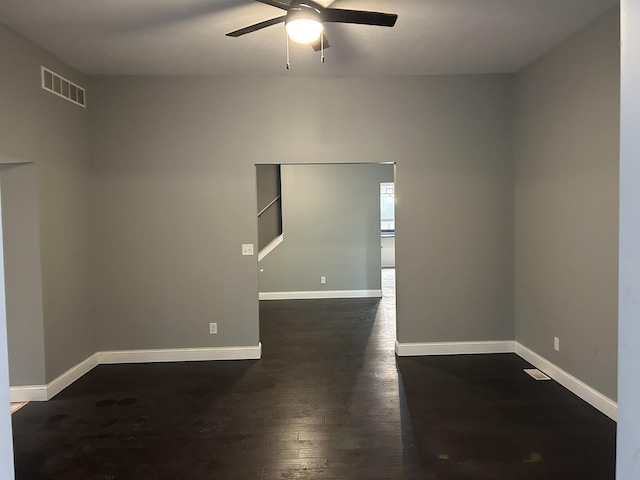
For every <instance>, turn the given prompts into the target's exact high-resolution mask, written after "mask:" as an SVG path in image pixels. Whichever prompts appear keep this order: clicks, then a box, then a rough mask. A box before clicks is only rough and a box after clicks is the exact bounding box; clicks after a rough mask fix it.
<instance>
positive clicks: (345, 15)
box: [322, 8, 398, 27]
mask: <svg viewBox="0 0 640 480" xmlns="http://www.w3.org/2000/svg"><path fill="white" fill-rule="evenodd" d="M397 19H398V15H396V14H394V13H380V12H367V11H364V10H343V9H340V8H325V9H324V10H323V12H322V21H323V22H335V23H359V24H361V25H377V26H380V27H393V26H394V25H395V24H396V20H397Z"/></svg>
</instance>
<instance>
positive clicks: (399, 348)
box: [396, 340, 514, 357]
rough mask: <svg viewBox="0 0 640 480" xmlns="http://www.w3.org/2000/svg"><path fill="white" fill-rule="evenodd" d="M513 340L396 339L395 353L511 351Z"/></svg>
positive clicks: (401, 354) (445, 353)
mask: <svg viewBox="0 0 640 480" xmlns="http://www.w3.org/2000/svg"><path fill="white" fill-rule="evenodd" d="M513 350H514V342H513V340H496V341H488V342H424V343H400V342H398V341H396V355H398V356H399V357H412V356H419V355H469V354H474V353H513Z"/></svg>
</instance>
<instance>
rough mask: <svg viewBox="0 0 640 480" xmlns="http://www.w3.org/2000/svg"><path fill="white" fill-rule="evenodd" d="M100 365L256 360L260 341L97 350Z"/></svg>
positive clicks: (260, 352)
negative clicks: (197, 346) (244, 343)
mask: <svg viewBox="0 0 640 480" xmlns="http://www.w3.org/2000/svg"><path fill="white" fill-rule="evenodd" d="M98 356H99V363H100V365H110V364H117V363H155V362H194V361H206V360H258V359H260V357H261V356H262V343H258V345H257V346H247V347H203V348H168V349H148V350H112V351H103V352H98Z"/></svg>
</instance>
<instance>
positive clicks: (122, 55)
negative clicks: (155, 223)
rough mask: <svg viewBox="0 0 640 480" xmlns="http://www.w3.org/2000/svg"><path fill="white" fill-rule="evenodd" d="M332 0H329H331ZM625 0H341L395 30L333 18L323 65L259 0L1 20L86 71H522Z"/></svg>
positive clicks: (39, 4)
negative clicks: (290, 39)
mask: <svg viewBox="0 0 640 480" xmlns="http://www.w3.org/2000/svg"><path fill="white" fill-rule="evenodd" d="M321 3H323V4H324V5H328V4H329V3H330V0H325V1H324V2H321ZM618 3H619V0H337V1H335V2H334V3H333V4H332V5H331V6H332V7H335V8H351V9H359V10H360V9H361V10H375V11H380V12H385V13H397V14H398V21H397V23H396V26H395V27H394V28H385V27H372V26H364V25H346V24H327V25H326V32H327V37H328V39H329V41H330V42H331V48H329V49H327V50H326V52H325V57H326V63H325V64H324V65H321V64H320V57H319V54H318V53H315V52H313V50H312V49H311V48H310V47H304V46H299V45H295V46H292V48H291V63H292V70H291V71H289V72H286V70H285V43H286V42H285V34H284V26H283V25H282V24H280V25H275V26H272V27H269V28H266V29H264V30H261V31H258V32H255V33H252V34H249V35H245V36H243V37H239V38H231V37H226V36H225V33H227V32H230V31H232V30H236V29H238V28H241V27H244V26H247V25H250V24H252V23H256V22H260V21H262V20H266V19H269V18H272V17H277V16H280V15H282V13H283V12H282V10H279V9H277V8H274V7H271V6H269V5H264V4H261V3H258V2H256V1H253V0H1V1H0V22H2V23H4V24H5V25H7V26H8V27H9V28H11V29H13V30H15V31H17V32H18V33H20V34H22V35H23V36H25V37H26V38H28V39H30V40H32V41H34V42H35V43H37V44H38V45H40V46H43V47H44V48H46V49H48V50H50V51H51V52H53V53H54V54H55V55H56V56H58V57H59V58H61V59H62V60H64V61H65V62H67V63H68V64H70V65H72V66H74V67H76V68H77V69H79V70H80V71H82V72H84V73H87V74H150V75H165V74H169V75H170V74H180V75H196V74H207V75H283V74H285V73H286V74H288V75H407V74H448V73H489V72H492V73H494V72H514V71H517V70H519V69H520V68H521V67H523V66H524V65H526V64H527V63H529V62H530V61H532V60H533V59H535V58H536V57H538V56H539V55H540V54H542V53H543V52H545V51H546V50H548V49H549V48H550V47H552V46H553V45H555V44H557V43H559V42H560V41H562V40H563V39H565V38H566V37H568V36H569V35H571V34H572V33H574V32H576V31H577V30H579V29H580V28H582V27H584V26H586V25H587V24H589V23H590V22H591V21H592V20H594V19H595V18H597V17H598V16H600V15H601V14H603V13H604V12H606V11H607V10H609V9H610V8H612V7H613V6H614V5H617V4H618Z"/></svg>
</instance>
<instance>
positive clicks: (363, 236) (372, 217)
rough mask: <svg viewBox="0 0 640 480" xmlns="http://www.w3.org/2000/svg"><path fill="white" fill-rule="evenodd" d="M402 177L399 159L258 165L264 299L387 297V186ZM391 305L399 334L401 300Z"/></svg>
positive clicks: (260, 273) (260, 278) (260, 269)
mask: <svg viewBox="0 0 640 480" xmlns="http://www.w3.org/2000/svg"><path fill="white" fill-rule="evenodd" d="M394 180H395V164H394V163H331V164H327V163H323V164H277V165H256V185H257V202H258V203H257V206H256V210H257V214H258V238H259V244H260V249H259V250H260V252H259V255H258V265H257V267H258V286H259V299H260V300H323V299H326V300H329V299H331V300H335V299H356V298H362V299H367V298H368V299H378V301H380V300H379V299H383V296H384V292H383V290H384V289H385V287H384V286H383V283H382V282H383V280H382V267H383V265H382V257H381V246H382V245H381V239H382V236H381V235H382V230H381V195H380V193H381V184H384V185H388V184H390V185H392V186H393V185H394ZM392 189H393V187H392ZM393 228H394V230H395V226H394V227H393ZM393 233H394V234H395V231H394V232H393ZM385 234H386V235H387V236H388V234H389V232H385ZM391 240H392V241H393V238H391ZM263 247H264V248H263ZM267 247H268V248H267ZM386 266H387V267H392V268H391V270H390V271H388V272H386V276H385V279H387V277H390V276H391V277H395V275H394V274H395V271H394V270H393V267H395V261H393V262H392V265H386ZM387 283H388V282H387ZM389 285H390V286H392V288H393V292H394V291H395V280H393V281H392V282H391V283H390V284H389ZM394 300H395V299H394ZM386 310H387V311H386V315H392V317H393V337H394V339H395V337H396V335H395V330H396V329H395V301H394V304H393V308H392V309H391V307H389V306H387V307H386ZM261 311H262V309H261ZM262 320H263V319H260V322H261V323H262ZM263 345H264V343H263ZM394 346H395V345H391V346H390V348H391V349H393V348H394Z"/></svg>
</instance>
